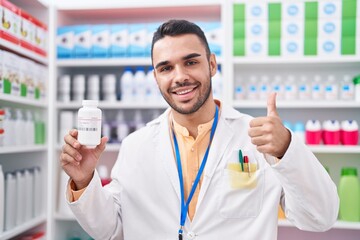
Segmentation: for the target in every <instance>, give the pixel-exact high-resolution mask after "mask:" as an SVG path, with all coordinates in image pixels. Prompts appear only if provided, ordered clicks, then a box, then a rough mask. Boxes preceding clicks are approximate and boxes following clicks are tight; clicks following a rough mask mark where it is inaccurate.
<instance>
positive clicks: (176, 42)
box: [153, 34, 216, 114]
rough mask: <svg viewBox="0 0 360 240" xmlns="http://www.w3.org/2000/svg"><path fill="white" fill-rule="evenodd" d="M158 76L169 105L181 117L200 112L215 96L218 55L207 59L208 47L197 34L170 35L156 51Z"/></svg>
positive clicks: (154, 60)
mask: <svg viewBox="0 0 360 240" xmlns="http://www.w3.org/2000/svg"><path fill="white" fill-rule="evenodd" d="M153 64H154V74H155V78H156V81H157V84H158V86H159V89H160V91H161V94H162V95H163V97H164V99H165V100H166V102H167V103H168V104H169V105H170V106H171V107H172V108H173V109H174V110H175V111H177V112H179V113H181V114H191V113H194V112H196V111H197V110H198V109H199V108H200V107H201V106H202V105H203V104H204V103H205V102H206V100H208V98H209V96H211V99H212V93H211V77H212V76H214V74H215V73H216V61H215V56H214V55H211V57H210V60H208V59H207V57H206V51H205V47H204V45H202V44H201V42H200V40H199V38H198V37H197V36H196V35H194V34H184V35H180V36H175V37H170V36H166V37H164V38H162V39H160V40H158V41H157V42H156V43H155V44H154V48H153Z"/></svg>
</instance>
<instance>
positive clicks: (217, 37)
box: [198, 22, 223, 56]
mask: <svg viewBox="0 0 360 240" xmlns="http://www.w3.org/2000/svg"><path fill="white" fill-rule="evenodd" d="M198 25H199V26H200V27H201V29H202V30H203V31H204V33H205V36H206V39H207V41H208V44H209V48H210V51H211V52H212V53H214V54H215V55H216V56H221V46H222V45H223V33H222V30H223V29H222V26H221V22H200V23H198Z"/></svg>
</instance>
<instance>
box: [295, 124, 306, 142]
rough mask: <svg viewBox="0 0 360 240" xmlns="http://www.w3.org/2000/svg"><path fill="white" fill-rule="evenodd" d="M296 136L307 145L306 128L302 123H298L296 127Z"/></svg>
mask: <svg viewBox="0 0 360 240" xmlns="http://www.w3.org/2000/svg"><path fill="white" fill-rule="evenodd" d="M294 134H295V135H296V136H297V137H298V138H299V139H300V140H301V141H302V142H303V143H305V142H306V141H305V126H304V124H303V123H302V122H296V123H295V125H294Z"/></svg>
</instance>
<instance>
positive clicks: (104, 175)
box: [97, 165, 111, 186]
mask: <svg viewBox="0 0 360 240" xmlns="http://www.w3.org/2000/svg"><path fill="white" fill-rule="evenodd" d="M97 171H98V173H99V177H100V180H101V185H102V186H105V185H108V184H109V183H110V182H111V178H110V176H109V171H108V169H107V167H106V166H105V165H99V166H98V167H97Z"/></svg>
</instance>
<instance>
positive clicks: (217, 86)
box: [212, 65, 223, 99]
mask: <svg viewBox="0 0 360 240" xmlns="http://www.w3.org/2000/svg"><path fill="white" fill-rule="evenodd" d="M222 85H223V77H222V73H221V65H218V66H217V71H216V73H215V75H214V76H213V77H212V88H213V95H214V98H215V99H221V97H222V89H223V86H222Z"/></svg>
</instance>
